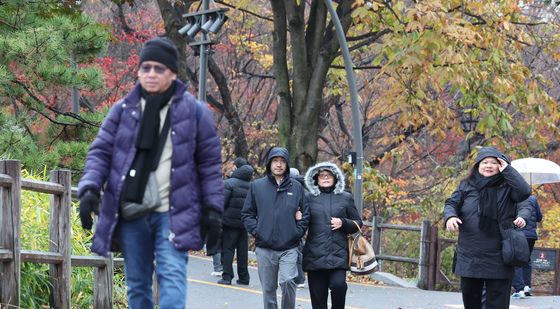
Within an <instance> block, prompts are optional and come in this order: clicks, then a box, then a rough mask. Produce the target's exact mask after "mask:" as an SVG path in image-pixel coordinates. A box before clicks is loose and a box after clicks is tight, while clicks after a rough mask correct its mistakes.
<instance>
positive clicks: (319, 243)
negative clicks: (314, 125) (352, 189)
mask: <svg viewBox="0 0 560 309" xmlns="http://www.w3.org/2000/svg"><path fill="white" fill-rule="evenodd" d="M322 170H328V171H330V172H331V173H332V174H333V175H334V176H335V178H336V180H337V181H336V184H335V187H334V189H333V191H332V192H321V190H320V189H319V186H318V185H317V183H316V182H315V179H316V176H317V174H319V172H320V171H322ZM305 185H306V186H307V189H308V190H309V193H308V194H307V197H306V199H307V201H308V203H309V212H310V214H311V219H310V221H309V231H308V232H307V238H306V240H305V247H304V248H303V269H304V270H305V271H317V270H322V269H348V234H352V233H355V232H357V231H358V227H357V226H356V224H355V223H354V222H356V223H357V224H358V225H359V226H362V220H361V216H360V213H359V212H358V210H357V209H356V205H355V204H354V198H353V197H352V194H350V193H348V192H345V191H344V185H345V180H344V174H343V173H342V171H341V170H340V169H339V168H338V167H337V166H336V165H335V164H333V163H329V162H323V163H318V164H317V165H315V166H313V167H311V168H309V170H308V171H307V173H306V174H305ZM333 217H334V218H340V219H341V220H342V227H341V228H339V229H336V230H333V229H332V228H331V218H333ZM352 221H354V222H352Z"/></svg>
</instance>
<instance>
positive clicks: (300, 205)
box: [241, 147, 309, 251]
mask: <svg viewBox="0 0 560 309" xmlns="http://www.w3.org/2000/svg"><path fill="white" fill-rule="evenodd" d="M279 156H280V157H283V158H284V159H285V160H286V161H287V162H290V160H289V157H288V151H287V150H286V149H284V148H279V147H275V148H273V149H272V150H271V151H270V153H269V155H268V159H267V175H266V176H264V177H262V178H259V179H257V180H255V181H253V182H252V183H251V185H250V187H249V193H248V194H247V198H246V199H245V204H244V205H243V210H242V211H241V220H242V221H243V225H244V226H245V229H247V231H248V232H249V234H251V235H253V236H254V237H255V245H256V246H257V247H261V248H268V249H272V250H276V251H284V250H288V249H292V248H295V247H297V246H298V244H299V240H300V239H301V238H302V237H303V235H305V231H306V230H307V226H308V224H309V210H308V207H307V204H306V203H305V194H304V190H303V187H302V185H301V184H300V183H299V182H297V181H294V180H293V179H292V178H291V177H290V175H289V166H288V168H287V170H286V174H285V175H284V178H283V179H282V181H281V183H280V184H279V185H278V184H277V183H276V180H275V178H274V176H272V174H271V172H270V163H271V161H272V158H274V157H279ZM298 210H300V211H301V212H302V215H303V216H302V219H301V220H296V219H295V214H296V212H297V211H298Z"/></svg>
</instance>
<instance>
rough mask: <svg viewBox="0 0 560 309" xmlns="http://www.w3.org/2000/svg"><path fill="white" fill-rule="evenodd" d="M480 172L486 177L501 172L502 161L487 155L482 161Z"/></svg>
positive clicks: (479, 167)
mask: <svg viewBox="0 0 560 309" xmlns="http://www.w3.org/2000/svg"><path fill="white" fill-rule="evenodd" d="M478 172H479V173H480V175H482V176H484V177H490V176H494V175H496V174H498V173H499V172H500V162H499V161H498V159H496V158H494V157H487V158H484V159H483V160H482V161H480V164H479V165H478Z"/></svg>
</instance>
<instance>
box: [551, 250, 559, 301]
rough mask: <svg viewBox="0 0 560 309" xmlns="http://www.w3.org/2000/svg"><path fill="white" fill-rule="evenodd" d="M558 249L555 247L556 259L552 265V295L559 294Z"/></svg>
mask: <svg viewBox="0 0 560 309" xmlns="http://www.w3.org/2000/svg"><path fill="white" fill-rule="evenodd" d="M559 271H560V249H556V261H555V267H554V283H553V290H552V294H553V295H560V275H559V274H558V272H559Z"/></svg>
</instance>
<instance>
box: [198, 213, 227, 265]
mask: <svg viewBox="0 0 560 309" xmlns="http://www.w3.org/2000/svg"><path fill="white" fill-rule="evenodd" d="M200 236H201V237H202V239H203V240H205V242H206V255H208V256H210V255H214V254H216V253H219V252H220V251H221V243H220V240H221V238H222V215H221V214H220V213H219V212H217V211H216V210H214V209H211V208H207V207H204V206H203V208H202V220H201V222H200Z"/></svg>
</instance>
